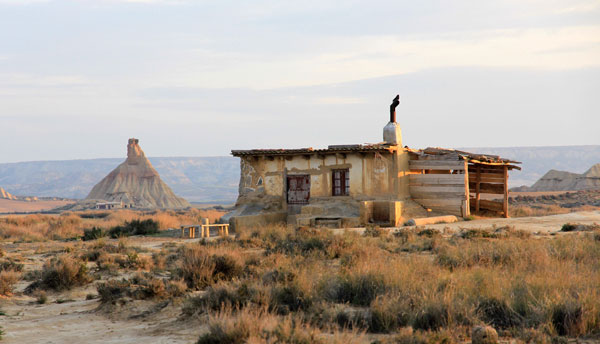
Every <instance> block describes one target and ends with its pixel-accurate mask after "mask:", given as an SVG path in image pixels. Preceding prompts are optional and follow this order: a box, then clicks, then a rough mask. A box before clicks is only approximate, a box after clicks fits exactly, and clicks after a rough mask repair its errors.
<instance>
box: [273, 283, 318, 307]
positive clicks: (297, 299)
mask: <svg viewBox="0 0 600 344" xmlns="http://www.w3.org/2000/svg"><path fill="white" fill-rule="evenodd" d="M271 298H272V306H273V308H274V309H275V310H276V311H277V313H279V314H288V313H289V312H296V311H298V310H301V309H302V310H307V309H308V308H309V307H310V305H311V304H312V299H311V298H310V296H308V295H306V293H305V292H304V291H303V290H302V289H300V288H299V287H298V285H296V284H290V285H285V286H280V287H275V288H273V290H272V293H271Z"/></svg>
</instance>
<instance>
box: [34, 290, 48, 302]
mask: <svg viewBox="0 0 600 344" xmlns="http://www.w3.org/2000/svg"><path fill="white" fill-rule="evenodd" d="M36 302H37V303H38V304H40V305H43V304H45V303H46V302H48V295H46V292H45V291H43V290H39V291H37V293H36Z"/></svg>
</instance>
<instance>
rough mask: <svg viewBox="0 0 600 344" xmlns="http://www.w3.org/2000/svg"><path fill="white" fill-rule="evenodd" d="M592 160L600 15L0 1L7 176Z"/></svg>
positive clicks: (267, 3)
mask: <svg viewBox="0 0 600 344" xmlns="http://www.w3.org/2000/svg"><path fill="white" fill-rule="evenodd" d="M396 94H400V101H401V103H400V105H399V107H398V109H397V112H398V122H399V123H400V125H401V127H402V133H403V144H404V145H408V146H410V147H412V148H426V147H429V146H440V147H511V146H554V145H557V146H561V145H595V144H600V136H599V135H598V128H600V0H497V1H482V0H455V1H443V0H437V1H431V0H423V1H404V0H394V1H380V0H370V1H354V0H346V1H329V0H316V1H313V0H302V1H280V0H253V1H230V0H221V1H204V0H197V1H186V0H93V1H92V0H0V163H5V162H18V161H31V160H68V159H92V158H104V157H125V155H126V144H127V139H128V138H130V137H136V138H138V139H140V145H141V147H142V149H143V150H144V151H145V152H146V155H148V156H220V155H227V154H229V152H230V151H231V150H232V149H252V148H300V147H326V146H327V145H331V144H356V143H377V142H380V141H382V129H383V127H384V126H385V124H386V123H387V121H388V119H389V104H390V103H391V101H392V99H393V98H394V96H395V95H396Z"/></svg>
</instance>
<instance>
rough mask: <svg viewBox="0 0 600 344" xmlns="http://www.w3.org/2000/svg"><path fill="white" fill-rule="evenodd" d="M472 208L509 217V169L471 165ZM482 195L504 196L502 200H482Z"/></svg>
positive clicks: (470, 188) (500, 166)
mask: <svg viewBox="0 0 600 344" xmlns="http://www.w3.org/2000/svg"><path fill="white" fill-rule="evenodd" d="M468 169H469V170H468V172H469V190H470V191H471V192H470V195H469V198H470V204H471V208H472V209H473V210H474V211H475V212H479V211H480V210H482V209H484V210H490V211H494V212H497V213H500V214H502V215H503V216H504V217H508V168H507V167H506V166H503V165H498V166H494V165H483V164H473V163H472V164H469V167H468ZM481 194H488V195H490V194H491V195H502V200H498V201H492V200H482V199H481Z"/></svg>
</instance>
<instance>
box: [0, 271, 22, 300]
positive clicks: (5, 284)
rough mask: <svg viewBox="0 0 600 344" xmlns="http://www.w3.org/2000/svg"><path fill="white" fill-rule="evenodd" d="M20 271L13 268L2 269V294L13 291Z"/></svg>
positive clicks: (0, 278) (0, 279)
mask: <svg viewBox="0 0 600 344" xmlns="http://www.w3.org/2000/svg"><path fill="white" fill-rule="evenodd" d="M20 275H21V274H20V273H18V272H16V271H13V270H3V271H0V295H8V294H10V293H12V289H13V286H14V285H15V283H17V281H19V277H20Z"/></svg>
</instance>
